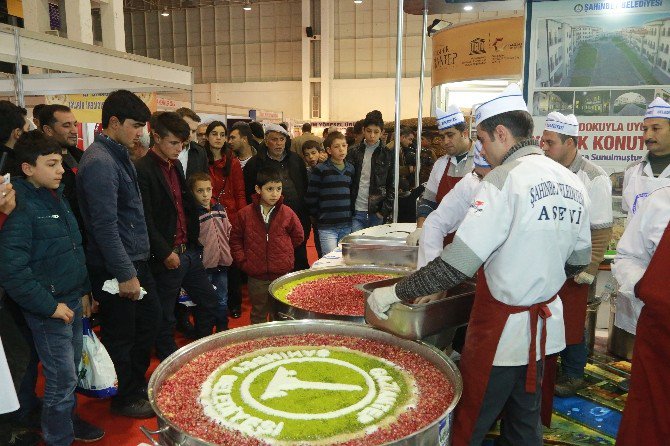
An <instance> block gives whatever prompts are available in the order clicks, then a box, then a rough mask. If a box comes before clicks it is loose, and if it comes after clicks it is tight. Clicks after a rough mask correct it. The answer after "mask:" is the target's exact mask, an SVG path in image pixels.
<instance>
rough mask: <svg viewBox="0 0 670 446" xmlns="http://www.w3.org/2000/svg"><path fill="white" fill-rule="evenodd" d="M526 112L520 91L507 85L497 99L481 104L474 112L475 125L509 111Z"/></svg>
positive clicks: (526, 107) (513, 85) (511, 85)
mask: <svg viewBox="0 0 670 446" xmlns="http://www.w3.org/2000/svg"><path fill="white" fill-rule="evenodd" d="M517 110H519V111H528V106H527V105H526V101H524V100H523V95H522V94H521V89H520V88H519V86H518V85H517V84H509V85H508V86H507V87H506V88H505V89H504V90H503V91H502V93H500V94H499V95H498V96H497V97H495V98H493V99H491V100H490V101H486V102H484V103H482V104H481V105H480V106H479V107H477V110H476V111H475V125H479V124H480V123H481V122H482V121H483V120H485V119H488V118H490V117H491V116H496V115H499V114H501V113H505V112H510V111H517Z"/></svg>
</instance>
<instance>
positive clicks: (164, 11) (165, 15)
mask: <svg viewBox="0 0 670 446" xmlns="http://www.w3.org/2000/svg"><path fill="white" fill-rule="evenodd" d="M161 15H162V16H163V17H170V11H168V9H167V6H166V7H165V8H163V12H161Z"/></svg>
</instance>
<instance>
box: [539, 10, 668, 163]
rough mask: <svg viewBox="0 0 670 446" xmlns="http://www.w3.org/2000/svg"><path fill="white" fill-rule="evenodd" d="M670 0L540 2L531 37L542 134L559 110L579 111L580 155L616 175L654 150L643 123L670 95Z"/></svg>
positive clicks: (576, 112)
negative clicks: (655, 101)
mask: <svg viewBox="0 0 670 446" xmlns="http://www.w3.org/2000/svg"><path fill="white" fill-rule="evenodd" d="M668 5H670V0H645V1H639V0H638V1H629V0H621V1H619V0H617V1H596V2H582V1H561V2H550V1H548V2H535V3H533V4H532V12H531V14H529V16H528V17H527V20H530V33H529V34H528V35H527V36H526V48H527V50H528V54H529V59H528V63H529V69H528V79H527V85H528V103H529V107H530V108H531V113H532V115H533V119H534V121H535V128H536V131H535V133H536V136H538V137H539V136H540V135H541V134H542V129H543V128H544V120H545V117H546V115H547V114H548V113H549V112H551V111H559V112H561V113H564V114H568V113H574V114H575V115H576V116H577V119H578V121H579V123H580V140H579V150H580V152H581V153H582V154H583V155H584V156H586V157H587V158H589V159H590V160H592V161H594V162H595V163H596V164H598V165H600V166H601V167H603V168H604V169H605V170H606V171H607V172H608V173H612V172H621V171H623V170H624V169H625V167H626V165H627V164H628V163H630V162H632V161H637V160H638V159H640V158H641V157H643V156H644V155H645V153H646V152H647V150H646V147H645V145H644V140H643V138H642V120H643V117H644V112H645V110H646V107H647V104H649V103H650V102H651V101H652V100H653V99H654V97H656V96H661V97H663V98H667V97H669V96H670V14H669V13H668Z"/></svg>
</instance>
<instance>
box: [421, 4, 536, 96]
mask: <svg viewBox="0 0 670 446" xmlns="http://www.w3.org/2000/svg"><path fill="white" fill-rule="evenodd" d="M523 33H524V18H523V17H510V18H504V19H495V20H487V21H484V22H475V23H466V24H464V25H458V26H454V27H451V28H447V29H445V30H443V31H440V32H439V33H437V34H435V35H434V36H433V38H432V39H433V67H432V84H433V87H434V86H436V85H440V84H444V83H447V82H458V81H466V80H472V79H497V78H501V79H507V78H519V77H521V67H522V62H523Z"/></svg>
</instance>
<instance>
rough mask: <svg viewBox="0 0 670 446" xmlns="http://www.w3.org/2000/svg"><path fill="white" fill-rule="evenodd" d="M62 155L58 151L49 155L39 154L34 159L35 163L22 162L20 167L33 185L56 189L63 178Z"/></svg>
mask: <svg viewBox="0 0 670 446" xmlns="http://www.w3.org/2000/svg"><path fill="white" fill-rule="evenodd" d="M62 161H63V157H62V156H61V155H60V154H58V153H52V154H51V155H40V156H38V157H37V161H35V165H34V166H33V165H31V164H28V163H23V164H22V165H21V169H23V173H24V174H25V175H26V179H27V180H28V182H29V183H31V184H32V185H33V186H35V187H43V188H45V189H58V186H60V182H61V180H62V179H63V172H65V169H63V164H62Z"/></svg>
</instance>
